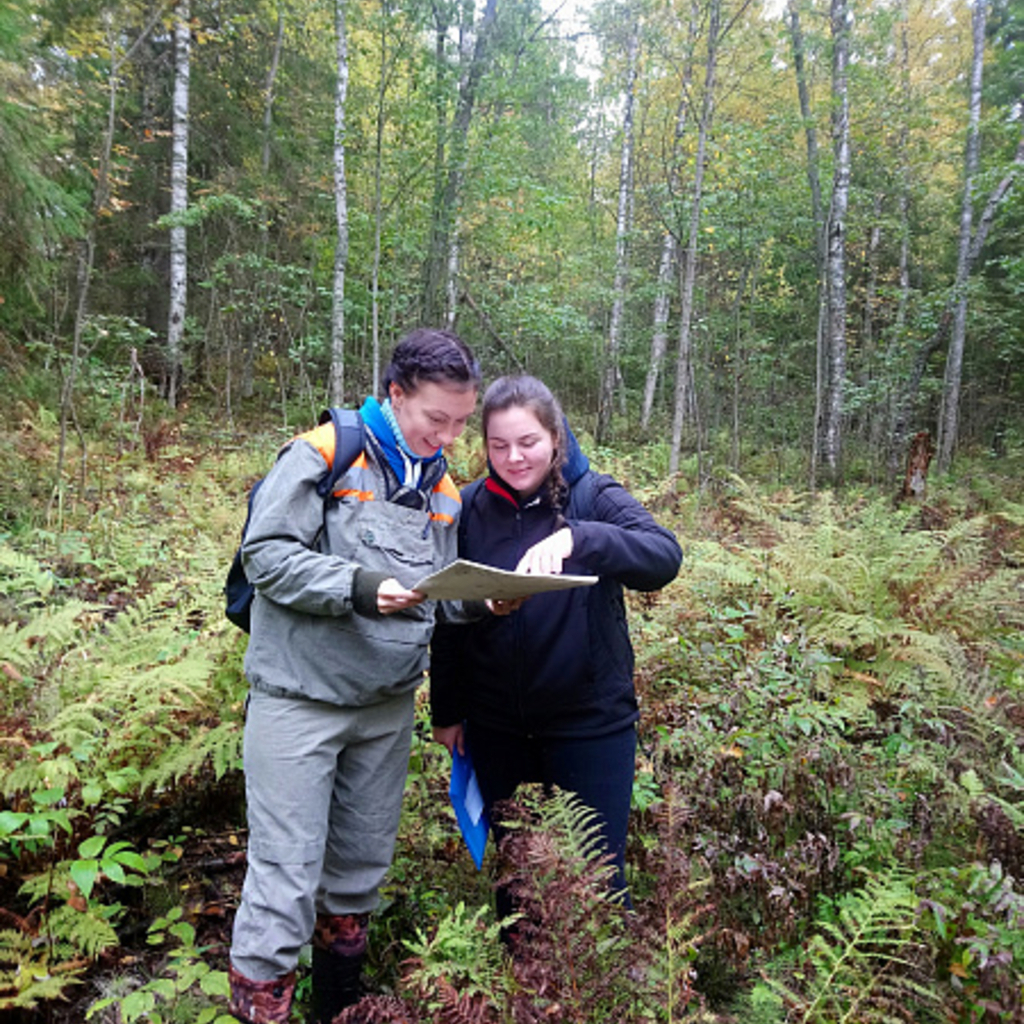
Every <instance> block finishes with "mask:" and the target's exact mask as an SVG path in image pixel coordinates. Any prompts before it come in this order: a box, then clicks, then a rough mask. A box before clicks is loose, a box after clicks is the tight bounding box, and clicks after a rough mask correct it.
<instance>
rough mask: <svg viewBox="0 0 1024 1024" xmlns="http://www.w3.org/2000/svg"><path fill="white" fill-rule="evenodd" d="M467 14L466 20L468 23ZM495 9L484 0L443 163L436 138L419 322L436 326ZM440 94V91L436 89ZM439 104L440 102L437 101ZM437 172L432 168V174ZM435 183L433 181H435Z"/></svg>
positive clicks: (440, 45) (440, 55)
mask: <svg viewBox="0 0 1024 1024" xmlns="http://www.w3.org/2000/svg"><path fill="white" fill-rule="evenodd" d="M466 6H467V10H468V12H470V13H469V14H468V15H467V17H468V19H469V21H470V23H471V20H472V13H471V12H472V9H473V6H472V4H471V3H469V4H467V5H466ZM496 10H497V0H487V3H486V6H485V7H484V10H483V14H482V15H481V17H480V23H479V25H478V26H477V28H476V38H475V40H474V43H473V56H472V58H471V60H470V62H469V67H468V68H467V69H465V73H464V75H463V76H462V78H461V80H460V88H459V98H458V103H457V105H456V108H455V116H454V118H453V119H452V124H451V130H450V131H449V132H448V133H447V139H448V145H447V160H445V159H444V148H445V147H444V146H443V145H442V141H441V140H442V138H443V134H441V135H439V140H438V147H437V159H438V160H443V161H444V162H445V165H446V166H445V169H444V171H443V172H442V173H441V175H440V177H441V179H442V180H443V182H444V186H443V188H441V190H440V195H439V196H436V197H435V203H434V210H433V213H432V216H431V230H430V251H429V252H428V254H427V262H426V265H425V268H424V275H423V280H424V289H423V319H424V321H425V322H426V323H437V322H438V321H439V320H440V319H441V317H442V299H443V298H444V297H445V296H446V295H447V287H446V284H447V279H448V276H449V266H450V260H451V254H452V249H451V236H452V233H453V231H454V230H455V229H454V224H455V219H456V209H457V206H458V201H459V197H460V196H461V194H462V182H463V179H464V177H465V173H466V159H467V155H468V151H469V128H470V124H471V123H472V120H473V110H474V107H475V104H476V92H477V88H478V87H479V84H480V78H481V76H482V75H483V73H484V70H485V68H486V66H487V61H488V58H489V54H490V46H491V36H492V34H493V30H494V21H495V15H496ZM442 58H443V40H442V39H441V37H440V28H439V36H438V60H441V59H442ZM439 91H440V90H439ZM438 102H439V103H441V102H442V101H441V100H440V99H439V100H438ZM438 117H439V124H438V131H439V133H440V132H441V117H442V111H441V109H439V114H438ZM436 174H437V169H436V168H435V175H436ZM435 180H436V179H435Z"/></svg>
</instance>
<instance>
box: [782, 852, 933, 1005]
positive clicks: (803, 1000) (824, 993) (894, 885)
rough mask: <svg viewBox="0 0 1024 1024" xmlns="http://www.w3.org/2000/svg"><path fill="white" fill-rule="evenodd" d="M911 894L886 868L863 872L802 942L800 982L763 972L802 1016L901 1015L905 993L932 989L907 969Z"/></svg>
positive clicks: (921, 998) (920, 996) (919, 998)
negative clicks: (861, 882)
mask: <svg viewBox="0 0 1024 1024" xmlns="http://www.w3.org/2000/svg"><path fill="white" fill-rule="evenodd" d="M918 902H919V901H918V899H917V896H916V895H915V894H914V892H913V890H912V889H911V888H910V886H909V884H908V882H907V878H906V876H905V875H904V874H902V873H901V872H899V871H895V870H894V871H892V872H890V873H889V874H888V875H886V876H884V877H881V878H869V879H868V881H867V883H866V884H865V886H864V888H863V889H862V890H859V891H857V892H854V893H849V894H847V895H846V896H845V897H843V899H842V900H841V902H840V903H839V907H838V916H837V919H836V920H820V921H819V922H818V927H819V929H820V931H819V932H818V933H817V934H816V935H814V936H813V937H812V939H811V941H810V943H809V945H808V947H807V957H806V963H807V967H806V969H805V970H804V971H803V972H801V973H802V974H803V975H804V978H805V980H804V983H803V985H802V986H798V985H797V984H796V983H795V982H796V979H797V977H798V976H797V975H796V974H795V973H794V975H793V978H792V979H791V980H790V981H789V982H788V983H784V982H782V981H780V980H778V979H772V978H769V979H767V980H768V982H769V984H770V985H771V986H772V987H773V988H774V989H775V990H776V991H777V992H778V993H779V994H780V995H781V996H782V997H783V998H784V999H785V1000H786V1002H787V1003H788V1004H789V1005H790V1007H791V1013H790V1019H791V1020H796V1021H800V1022H801V1024H883V1022H889V1021H894V1022H895V1021H902V1020H904V1019H905V1018H904V1017H903V1015H902V1007H903V1006H904V1005H906V1004H907V1003H908V1002H909V1001H910V1000H914V1001H915V1002H917V1003H920V1002H924V1003H928V1002H935V1000H936V998H937V997H936V995H935V994H934V993H933V992H931V991H930V990H928V989H927V988H925V987H924V986H923V985H921V984H919V983H918V982H917V981H915V980H914V978H913V977H912V972H913V970H914V963H913V960H912V953H913V951H914V943H913V935H914V932H915V928H916V919H915V915H916V910H917V906H918Z"/></svg>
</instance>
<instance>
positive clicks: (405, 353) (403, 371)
mask: <svg viewBox="0 0 1024 1024" xmlns="http://www.w3.org/2000/svg"><path fill="white" fill-rule="evenodd" d="M482 378H483V375H482V374H481V372H480V364H479V363H478V362H477V361H476V356H474V355H473V352H472V351H471V349H470V347H469V346H468V345H467V344H466V343H465V342H464V341H463V340H462V339H461V338H460V337H459V336H458V335H457V334H455V333H454V332H452V331H445V330H441V329H440V328H436V327H418V328H417V329H416V330H414V331H412V332H411V333H409V334H407V335H406V336H405V337H404V338H402V340H401V341H399V343H398V344H397V345H396V346H395V350H394V352H392V354H391V362H390V363H389V364H388V368H387V369H386V370H385V371H384V394H385V395H386V394H388V392H389V391H390V389H391V385H392V384H393V383H394V384H397V385H398V386H399V387H400V388H401V389H402V390H403V391H405V392H407V393H409V394H412V393H413V392H415V391H416V389H417V388H418V387H419V386H420V384H423V383H426V382H427V381H430V382H433V383H435V384H448V385H454V386H455V387H460V388H462V389H465V390H467V391H468V390H469V389H471V388H472V389H474V390H475V389H477V388H479V387H480V382H481V380H482Z"/></svg>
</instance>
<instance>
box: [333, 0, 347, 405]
mask: <svg viewBox="0 0 1024 1024" xmlns="http://www.w3.org/2000/svg"><path fill="white" fill-rule="evenodd" d="M345 3H346V0H334V34H335V47H336V52H337V58H338V78H337V84H336V87H335V91H334V217H335V224H336V230H337V238H336V240H335V245H334V293H333V303H332V311H331V404H332V405H343V404H344V402H345V269H346V267H347V266H348V185H347V183H346V181H345V131H346V123H345V100H346V97H347V96H348V35H347V29H346V25H345Z"/></svg>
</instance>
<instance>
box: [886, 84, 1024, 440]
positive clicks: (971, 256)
mask: <svg viewBox="0 0 1024 1024" xmlns="http://www.w3.org/2000/svg"><path fill="white" fill-rule="evenodd" d="M1018 103H1020V104H1024V96H1022V97H1021V98H1020V99H1019V100H1018ZM1022 167H1024V132H1022V133H1021V138H1020V140H1019V141H1018V143H1017V152H1016V153H1015V155H1014V158H1013V161H1012V162H1011V164H1010V167H1009V168H1008V170H1007V172H1006V174H1005V175H1003V177H1002V179H1001V180H1000V182H999V184H998V185H996V187H995V188H994V189H993V190H992V192H991V193H990V194H989V197H988V200H987V202H986V203H985V209H984V210H983V211H982V214H981V217H980V218H979V219H978V228H977V230H976V231H975V233H974V238H973V240H972V242H971V245H970V250H969V252H968V254H967V274H968V275H970V272H971V270H972V269H973V267H974V264H975V263H976V262H977V259H978V256H979V255H980V254H981V250H982V249H983V248H984V247H985V241H986V239H987V238H988V233H989V230H990V229H991V227H992V222H993V220H994V219H995V215H996V212H997V211H998V209H999V207H1000V206H1001V205H1002V203H1003V201H1004V200H1005V199H1006V197H1007V196H1008V195H1010V193H1011V192H1012V191H1013V187H1014V185H1015V184H1016V181H1017V176H1018V174H1019V173H1020V169H1021V168H1022ZM958 301H959V293H958V292H957V290H956V288H955V287H954V288H953V289H952V290H951V293H950V297H949V299H948V300H947V302H946V306H945V308H944V309H943V311H942V315H941V316H940V317H939V322H938V325H937V326H936V328H935V330H934V331H933V332H932V334H931V336H930V337H929V338H928V339H927V340H926V341H925V342H924V343H923V344H922V345H921V347H920V348H919V349H918V350H917V354H916V356H915V357H914V365H913V367H912V369H911V371H910V375H909V378H908V380H907V383H906V385H905V387H904V388H903V394H902V397H901V401H900V403H899V406H898V410H897V413H896V417H895V420H894V423H893V445H892V446H893V448H894V449H895V450H896V451H897V452H899V451H902V448H903V445H904V444H905V441H906V437H907V434H908V430H907V425H908V424H909V422H910V419H911V417H912V415H913V411H914V406H915V405H916V403H917V396H918V392H919V391H920V389H921V381H922V380H924V374H925V370H926V369H927V368H928V361H929V360H930V359H931V357H932V356H933V355H934V354H935V353H936V352H937V351H938V350H939V349H940V348H941V347H942V345H943V344H944V343H945V341H946V339H947V337H949V333H950V328H951V327H952V326H953V320H954V317H955V311H956V307H957V304H958Z"/></svg>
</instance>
